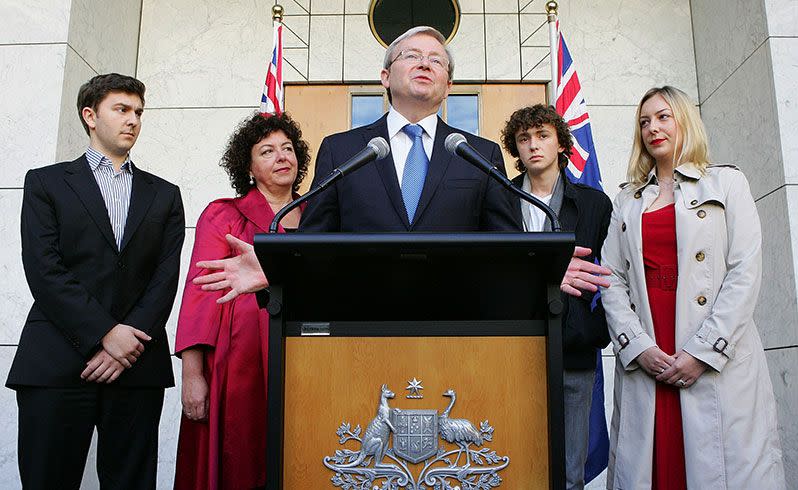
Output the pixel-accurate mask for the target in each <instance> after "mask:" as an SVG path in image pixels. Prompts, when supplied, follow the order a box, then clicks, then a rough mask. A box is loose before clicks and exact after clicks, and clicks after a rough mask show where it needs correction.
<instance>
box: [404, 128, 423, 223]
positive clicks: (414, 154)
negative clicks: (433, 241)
mask: <svg viewBox="0 0 798 490" xmlns="http://www.w3.org/2000/svg"><path fill="white" fill-rule="evenodd" d="M402 131H404V132H405V134H406V135H408V136H410V138H412V139H413V146H412V147H410V152H409V153H408V154H407V160H406V161H405V171H404V173H403V174H402V199H403V200H404V202H405V209H406V210H407V220H408V221H409V222H410V223H412V222H413V218H414V217H415V215H416V208H418V200H419V199H421V190H422V189H423V188H424V180H425V179H426V178H427V167H428V166H429V159H428V158H427V153H426V152H425V151H424V143H423V142H422V140H421V135H422V134H424V128H422V127H421V126H419V125H418V124H408V125H406V126H405V127H403V128H402Z"/></svg>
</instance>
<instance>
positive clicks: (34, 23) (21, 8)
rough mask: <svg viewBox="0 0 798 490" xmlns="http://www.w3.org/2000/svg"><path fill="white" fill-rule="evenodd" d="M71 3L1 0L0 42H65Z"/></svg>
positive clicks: (66, 0)
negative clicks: (1, 22)
mask: <svg viewBox="0 0 798 490" xmlns="http://www.w3.org/2000/svg"><path fill="white" fill-rule="evenodd" d="M71 4H72V2H71V1H70V0H28V1H25V2H22V1H11V2H0V19H3V28H2V30H0V44H17V43H19V44H23V43H64V42H66V40H67V35H68V33H69V7H70V5H71Z"/></svg>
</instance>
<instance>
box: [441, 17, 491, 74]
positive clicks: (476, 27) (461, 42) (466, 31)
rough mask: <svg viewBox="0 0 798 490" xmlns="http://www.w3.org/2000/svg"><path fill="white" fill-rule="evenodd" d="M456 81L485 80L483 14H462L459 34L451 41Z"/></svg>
mask: <svg viewBox="0 0 798 490" xmlns="http://www.w3.org/2000/svg"><path fill="white" fill-rule="evenodd" d="M449 50H450V51H451V53H452V56H453V57H454V61H455V63H454V79H455V80H456V81H469V80H471V81H483V80H485V22H484V19H483V16H482V15H481V14H462V15H461V16H460V27H459V28H458V29H457V34H455V36H454V38H453V39H452V40H451V41H450V42H449Z"/></svg>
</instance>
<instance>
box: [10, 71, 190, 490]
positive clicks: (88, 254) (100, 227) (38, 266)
mask: <svg viewBox="0 0 798 490" xmlns="http://www.w3.org/2000/svg"><path fill="white" fill-rule="evenodd" d="M144 90H145V88H144V84H143V83H141V82H140V81H138V80H136V79H135V78H131V77H128V76H123V75H118V74H115V73H112V74H107V75H99V76H96V77H94V78H92V79H91V80H89V81H88V82H87V83H86V84H84V85H83V86H82V87H81V89H80V92H79V94H78V112H79V115H80V117H81V121H82V123H83V126H84V128H85V130H86V132H87V134H88V135H89V147H88V149H87V150H86V153H85V154H84V155H81V156H80V157H79V158H77V159H76V160H74V161H72V162H63V163H58V164H55V165H51V166H48V167H43V168H38V169H34V170H31V171H29V172H28V174H27V175H26V177H25V188H24V194H23V201H22V261H23V265H24V268H25V276H26V278H27V280H28V284H29V286H30V289H31V292H32V294H33V298H34V304H33V306H32V307H31V310H30V313H29V314H28V318H27V320H26V322H25V326H24V328H23V330H22V336H21V338H20V341H19V347H18V348H17V353H16V356H15V358H14V362H13V364H12V366H11V371H10V373H9V376H8V381H7V383H6V385H7V386H8V387H10V388H12V389H14V390H16V392H17V405H18V407H19V447H18V449H19V470H20V476H21V479H22V484H23V486H24V487H25V488H26V489H51V488H65V489H69V488H74V489H77V488H79V487H80V482H81V478H82V475H83V468H84V466H85V464H86V457H87V453H88V450H89V444H90V442H91V437H92V433H93V431H94V428H95V427H96V428H97V433H98V445H97V473H98V476H99V480H100V486H101V488H103V489H106V488H109V489H110V488H119V489H135V488H142V489H143V488H155V482H156V468H157V463H158V422H159V420H160V416H161V408H162V405H163V395H164V388H166V387H170V386H173V385H174V378H173V375H172V368H171V361H170V357H169V354H170V351H169V345H168V343H167V339H166V331H165V328H164V327H165V324H166V320H167V318H168V317H169V313H170V311H171V308H172V303H173V301H174V297H175V292H176V290H177V281H178V273H179V264H180V251H181V247H182V244H183V238H184V232H185V229H184V217H183V204H182V201H181V199H180V191H179V189H178V188H177V187H176V186H175V185H173V184H170V183H169V182H166V181H165V180H163V179H160V178H158V177H156V176H154V175H152V174H149V173H147V172H145V171H144V170H142V169H140V168H138V167H137V166H135V165H134V164H133V162H132V161H131V160H130V153H129V152H130V149H131V148H132V147H133V145H134V144H135V142H136V139H137V138H138V135H139V131H140V129H141V115H142V112H143V110H144Z"/></svg>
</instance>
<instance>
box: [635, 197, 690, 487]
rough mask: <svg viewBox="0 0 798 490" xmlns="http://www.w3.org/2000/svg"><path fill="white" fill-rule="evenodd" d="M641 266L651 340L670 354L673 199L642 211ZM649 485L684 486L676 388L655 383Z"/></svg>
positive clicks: (675, 269) (673, 283) (673, 349)
mask: <svg viewBox="0 0 798 490" xmlns="http://www.w3.org/2000/svg"><path fill="white" fill-rule="evenodd" d="M642 234H643V265H644V266H645V271H646V291H647V292H648V303H649V306H650V308H651V319H652V320H653V322H654V337H655V339H656V342H657V345H658V346H659V348H660V349H662V351H663V352H665V353H666V354H670V355H673V354H674V353H676V282H677V278H678V275H679V274H678V260H677V255H676V211H675V207H674V205H673V204H670V205H668V206H665V207H664V208H661V209H658V210H656V211H651V212H648V213H643V230H642ZM652 463H653V464H652V473H653V474H652V475H651V482H652V486H651V488H652V490H679V489H686V488H687V477H686V473H685V467H684V435H683V431H682V408H681V404H680V400H679V388H677V387H675V386H673V385H669V384H665V383H660V382H657V391H656V400H655V413H654V456H653V461H652Z"/></svg>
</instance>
